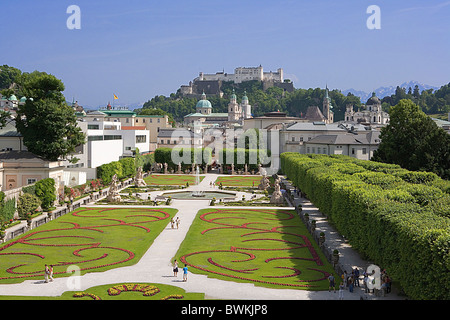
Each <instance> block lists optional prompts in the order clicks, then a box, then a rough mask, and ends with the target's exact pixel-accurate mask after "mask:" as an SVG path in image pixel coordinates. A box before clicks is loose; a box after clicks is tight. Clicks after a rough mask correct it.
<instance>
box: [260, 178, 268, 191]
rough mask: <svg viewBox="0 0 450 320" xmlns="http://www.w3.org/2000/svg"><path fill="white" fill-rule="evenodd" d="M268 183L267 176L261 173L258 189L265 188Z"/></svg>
mask: <svg viewBox="0 0 450 320" xmlns="http://www.w3.org/2000/svg"><path fill="white" fill-rule="evenodd" d="M269 185H270V182H269V178H267V176H266V175H263V177H262V179H261V183H260V184H259V186H258V189H259V190H266V189H267V188H268V187H269Z"/></svg>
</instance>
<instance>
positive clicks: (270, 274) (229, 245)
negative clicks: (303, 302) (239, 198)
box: [177, 209, 337, 290]
mask: <svg viewBox="0 0 450 320" xmlns="http://www.w3.org/2000/svg"><path fill="white" fill-rule="evenodd" d="M212 248H214V249H212ZM177 257H180V261H181V262H182V263H183V264H187V265H188V266H189V267H190V269H189V270H190V271H191V272H200V273H203V274H207V275H208V276H213V277H218V278H224V279H231V280H234V281H242V282H250V283H255V284H258V285H262V286H267V287H275V288H297V289H307V290H327V289H328V280H327V279H328V276H329V275H330V274H334V271H333V269H332V266H331V265H330V264H329V263H328V262H327V261H326V259H325V257H324V256H323V254H322V253H321V252H320V250H319V248H318V247H317V245H316V244H315V243H313V242H312V241H311V240H310V239H309V233H308V231H307V230H306V227H305V226H304V225H303V223H302V222H301V221H300V219H299V218H298V216H297V215H296V214H295V211H293V210H285V209H283V210H281V209H280V210H274V209H245V210H243V209H216V210H215V209H204V210H201V211H200V212H199V214H198V219H196V220H195V221H194V223H193V225H192V226H191V229H190V231H189V233H188V235H187V237H186V239H185V241H184V242H183V243H182V245H181V247H180V249H179V251H178V253H177ZM334 275H335V277H336V276H337V275H336V274H334ZM270 279H273V280H270Z"/></svg>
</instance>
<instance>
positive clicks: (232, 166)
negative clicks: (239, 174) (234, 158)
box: [231, 163, 234, 175]
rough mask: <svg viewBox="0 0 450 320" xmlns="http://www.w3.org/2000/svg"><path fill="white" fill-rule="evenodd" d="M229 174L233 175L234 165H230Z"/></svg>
mask: <svg viewBox="0 0 450 320" xmlns="http://www.w3.org/2000/svg"><path fill="white" fill-rule="evenodd" d="M231 174H232V175H233V174H234V163H232V164H231Z"/></svg>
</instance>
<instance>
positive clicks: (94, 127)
mask: <svg viewBox="0 0 450 320" xmlns="http://www.w3.org/2000/svg"><path fill="white" fill-rule="evenodd" d="M99 128H100V127H99V125H98V124H88V129H90V130H98V129H99Z"/></svg>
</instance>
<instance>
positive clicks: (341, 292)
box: [339, 282, 345, 300]
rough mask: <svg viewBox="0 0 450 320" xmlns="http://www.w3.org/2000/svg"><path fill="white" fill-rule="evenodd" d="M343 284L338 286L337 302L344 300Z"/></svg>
mask: <svg viewBox="0 0 450 320" xmlns="http://www.w3.org/2000/svg"><path fill="white" fill-rule="evenodd" d="M344 289H345V286H344V283H343V282H341V284H340V285H339V300H344Z"/></svg>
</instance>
